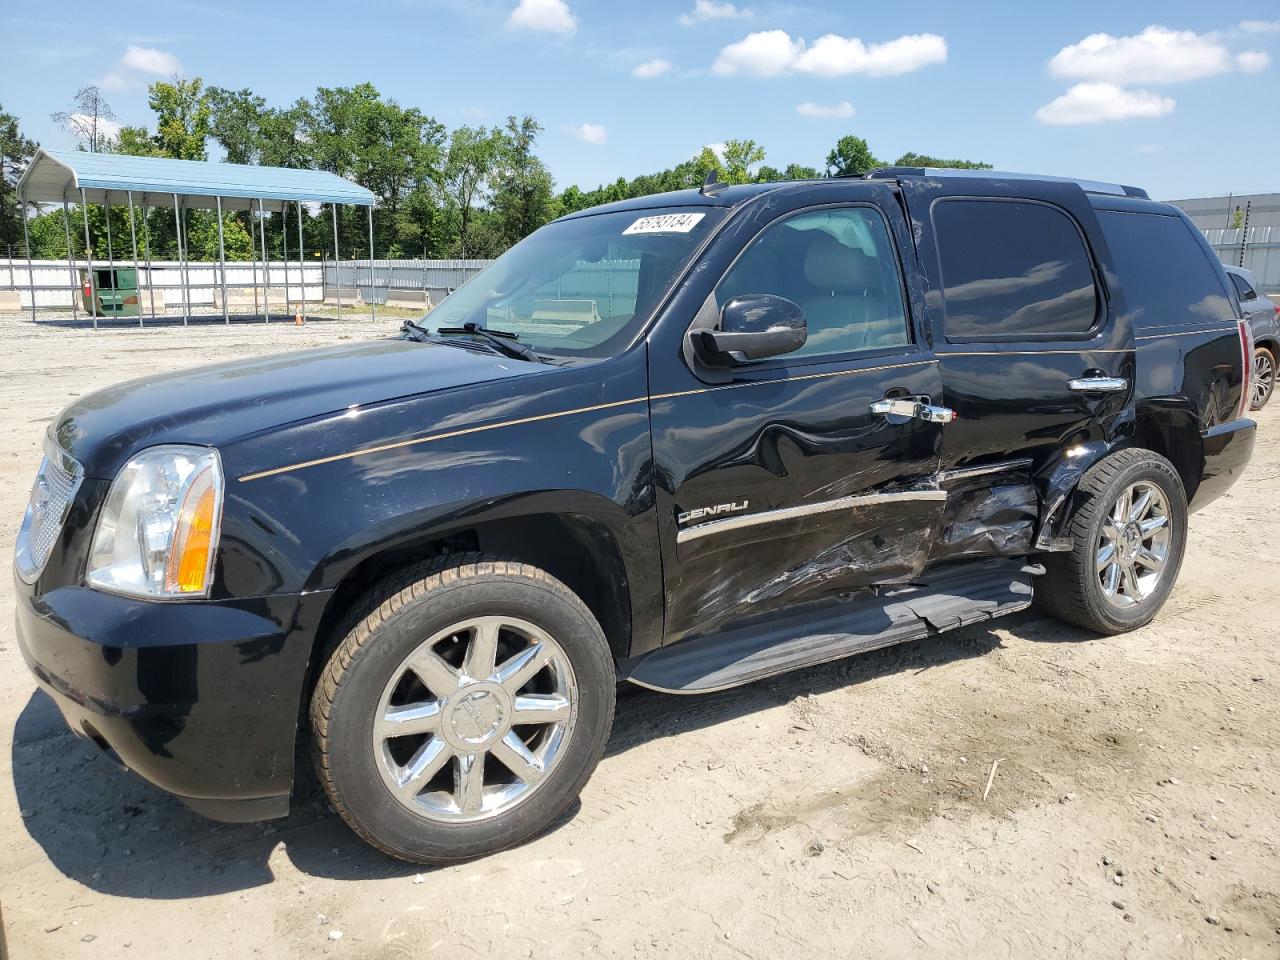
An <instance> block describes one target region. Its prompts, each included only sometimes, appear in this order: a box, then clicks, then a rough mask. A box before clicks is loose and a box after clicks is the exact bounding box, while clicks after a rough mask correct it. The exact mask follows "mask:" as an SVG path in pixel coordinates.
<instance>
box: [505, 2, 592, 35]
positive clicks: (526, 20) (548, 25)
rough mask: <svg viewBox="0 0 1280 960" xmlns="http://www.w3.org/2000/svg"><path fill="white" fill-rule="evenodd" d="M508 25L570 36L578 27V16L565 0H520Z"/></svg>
mask: <svg viewBox="0 0 1280 960" xmlns="http://www.w3.org/2000/svg"><path fill="white" fill-rule="evenodd" d="M507 25H508V26H510V27H517V28H520V29H524V30H537V31H539V32H542V33H563V34H565V35H566V36H568V35H570V34H572V33H574V32H575V31H576V30H577V29H578V18H577V17H575V16H574V15H573V11H572V10H570V9H569V4H567V3H565V0H520V3H519V5H518V6H517V7H516V8H515V9H514V10H512V11H511V16H510V17H508V18H507Z"/></svg>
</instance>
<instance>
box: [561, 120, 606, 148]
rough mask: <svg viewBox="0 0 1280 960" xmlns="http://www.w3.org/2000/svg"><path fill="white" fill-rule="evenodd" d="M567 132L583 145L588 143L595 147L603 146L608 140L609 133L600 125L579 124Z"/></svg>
mask: <svg viewBox="0 0 1280 960" xmlns="http://www.w3.org/2000/svg"><path fill="white" fill-rule="evenodd" d="M568 131H569V133H571V134H573V135H574V136H575V137H577V138H578V139H579V140H581V141H582V142H583V143H590V144H592V145H593V146H597V147H599V146H603V145H604V144H605V143H607V142H608V140H609V131H608V130H606V129H605V127H604V125H603V124H600V123H581V124H579V125H578V126H576V127H569V128H568Z"/></svg>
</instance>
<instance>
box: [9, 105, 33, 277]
mask: <svg viewBox="0 0 1280 960" xmlns="http://www.w3.org/2000/svg"><path fill="white" fill-rule="evenodd" d="M35 149H36V145H35V144H34V143H32V142H31V141H30V140H28V139H27V138H26V137H24V136H23V135H22V131H21V130H20V129H19V128H18V118H17V117H15V116H14V115H13V114H11V113H6V112H5V110H4V108H3V107H0V244H4V245H5V247H6V252H7V248H8V245H9V244H15V245H16V244H18V243H21V242H22V208H21V207H20V206H19V204H18V192H17V187H18V180H19V179H21V177H22V173H23V171H24V170H26V169H27V164H28V163H30V162H31V156H32V154H33V153H35Z"/></svg>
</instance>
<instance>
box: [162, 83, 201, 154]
mask: <svg viewBox="0 0 1280 960" xmlns="http://www.w3.org/2000/svg"><path fill="white" fill-rule="evenodd" d="M147 92H148V97H147V103H148V104H149V105H150V107H151V109H152V111H153V112H154V113H155V115H156V132H155V135H154V136H153V137H152V139H153V140H154V141H155V144H156V146H157V147H158V148H159V149H160V155H161V156H165V157H173V158H174V159H175V160H205V159H207V158H208V154H207V152H206V151H205V141H206V140H208V139H209V126H210V123H211V121H212V119H213V108H212V105H211V104H210V102H209V95H208V93H206V92H205V89H204V81H203V80H201V79H200V78H199V77H192V78H191V79H190V80H187V79H184V78H183V77H174V78H173V82H172V83H168V82H165V81H163V80H159V81H157V82H155V83H153V84H152V85H151V87H150V88H149V89H148V91H147Z"/></svg>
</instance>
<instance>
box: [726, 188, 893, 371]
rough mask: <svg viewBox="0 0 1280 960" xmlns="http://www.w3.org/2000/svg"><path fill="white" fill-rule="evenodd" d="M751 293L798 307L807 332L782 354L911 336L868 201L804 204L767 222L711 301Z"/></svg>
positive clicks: (846, 348) (882, 229)
mask: <svg viewBox="0 0 1280 960" xmlns="http://www.w3.org/2000/svg"><path fill="white" fill-rule="evenodd" d="M752 294H773V295H774V296H778V297H785V298H786V299H788V300H791V301H792V302H794V303H796V304H797V305H799V307H800V309H801V310H803V311H804V315H805V320H806V322H807V324H808V328H809V336H808V339H807V340H806V341H805V344H804V346H803V347H801V348H800V349H798V350H796V351H794V352H792V353H789V354H787V356H788V357H797V356H821V355H823V354H832V353H848V352H851V351H859V350H883V349H885V348H888V347H899V346H906V345H907V344H908V343H909V342H910V335H909V333H908V326H907V317H906V309H905V307H904V305H903V297H902V279H901V275H900V273H899V270H898V261H897V258H896V257H895V255H894V251H893V245H892V241H891V240H890V237H889V230H888V227H887V225H886V224H885V221H884V218H883V217H882V216H881V215H880V213H879V212H878V211H877V210H875V209H872V208H870V207H845V208H839V209H827V210H814V211H808V212H805V213H799V214H796V215H794V216H792V217H788V218H787V219H785V220H782V221H779V222H778V223H775V224H773V225H771V226H769V227H767V228H766V229H765V230H764V232H763V233H761V234H760V235H759V236H758V237H756V238H755V239H754V240H753V241H752V242H751V245H750V246H749V247H747V249H746V250H745V251H744V252H743V254H742V256H741V257H739V258H738V262H737V263H735V264H734V265H733V267H731V268H730V270H729V272H728V274H726V275H725V277H724V279H723V280H721V281H720V286H719V287H718V288H717V290H716V303H717V306H719V307H723V306H724V305H725V304H726V303H728V302H729V301H730V300H732V299H734V298H735V297H743V296H749V295H752Z"/></svg>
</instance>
